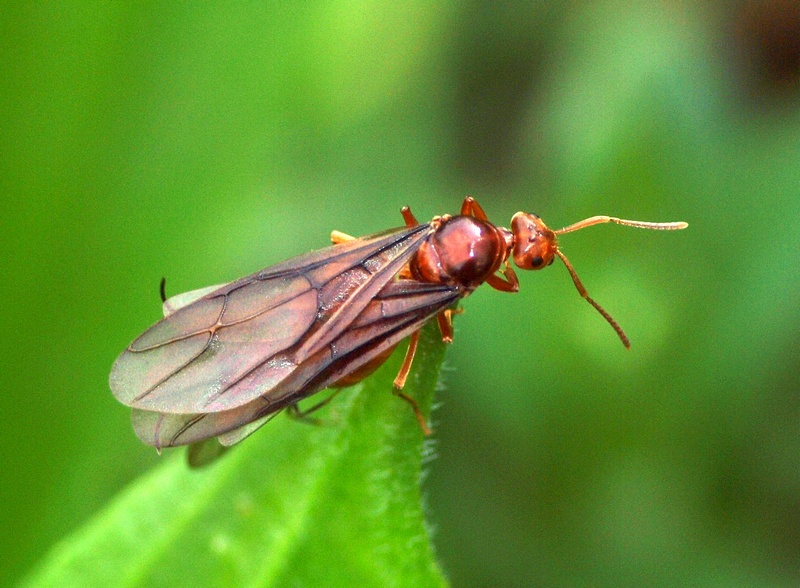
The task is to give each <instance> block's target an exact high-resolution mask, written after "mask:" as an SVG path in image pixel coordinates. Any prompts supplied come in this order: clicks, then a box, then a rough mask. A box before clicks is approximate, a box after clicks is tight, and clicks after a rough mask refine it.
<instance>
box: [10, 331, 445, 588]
mask: <svg viewBox="0 0 800 588" xmlns="http://www.w3.org/2000/svg"><path fill="white" fill-rule="evenodd" d="M433 323H434V324H432V325H428V326H427V327H426V328H425V329H424V330H423V334H422V337H421V340H420V345H419V349H418V351H417V356H416V359H415V362H414V366H413V368H412V372H411V376H410V377H409V380H408V383H407V386H406V392H408V393H409V394H410V395H411V396H413V397H415V398H417V399H418V401H419V402H420V406H421V408H422V410H423V411H425V413H426V414H427V413H428V411H429V408H430V406H431V401H432V398H433V394H434V389H435V386H436V381H437V377H438V371H439V367H440V365H441V362H442V359H443V357H444V345H443V344H442V343H441V336H440V335H439V333H438V331H437V329H436V325H435V321H433ZM401 347H402V348H401V349H398V351H397V352H396V353H395V354H394V355H393V356H392V358H391V359H390V360H389V361H388V362H387V364H386V365H384V366H383V367H382V368H381V369H380V370H378V371H377V372H376V373H375V374H374V375H373V376H372V377H370V378H368V379H367V380H366V381H365V382H364V383H363V384H361V385H359V386H357V387H354V388H351V389H348V390H344V391H343V392H342V393H341V394H339V395H338V397H337V398H335V399H334V400H333V401H332V402H331V403H330V404H329V405H328V406H327V407H326V408H325V409H324V410H321V411H319V413H316V414H315V416H317V415H319V417H320V418H321V419H322V421H323V423H324V424H322V425H309V424H305V423H298V422H295V421H293V420H291V419H288V418H286V417H284V416H280V417H278V418H276V419H274V420H273V421H272V422H271V423H269V424H267V425H266V426H265V427H263V428H262V429H260V430H259V431H257V432H256V433H255V434H254V435H253V436H252V437H250V438H248V439H247V440H245V441H244V442H242V443H241V444H240V445H237V446H236V447H235V448H234V449H233V450H232V451H230V452H228V453H227V454H226V455H225V456H223V457H222V458H221V459H219V460H217V461H216V462H214V463H213V464H212V465H209V466H208V467H205V468H202V469H196V470H193V469H190V468H189V467H188V466H187V465H186V459H185V455H184V451H183V450H180V451H179V450H174V451H172V452H171V454H169V453H168V454H167V455H165V457H164V460H163V463H162V464H160V465H159V466H158V467H156V468H155V470H153V471H152V472H150V473H148V474H146V475H145V476H143V477H142V478H141V479H139V480H137V481H136V482H134V483H133V484H131V485H130V487H128V488H127V489H126V490H124V491H123V492H122V493H121V494H120V495H119V496H117V497H116V498H115V499H114V500H113V501H112V502H111V504H109V505H108V506H107V507H106V508H105V510H103V511H102V512H100V513H98V514H97V515H96V516H95V517H94V518H93V519H92V520H90V521H89V522H88V523H87V524H86V525H85V526H84V527H83V528H81V529H79V530H77V531H76V532H74V533H73V534H72V535H71V536H69V537H67V538H66V539H64V540H63V541H62V542H61V543H59V544H58V545H56V546H55V547H54V548H53V549H52V551H51V552H50V553H49V554H48V555H47V556H46V557H45V559H44V560H43V561H42V562H41V564H40V565H39V567H38V568H37V569H36V570H35V571H34V572H33V573H32V574H31V576H30V577H29V578H28V579H27V581H26V583H25V585H27V586H72V585H75V586H104V587H105V586H115V587H124V586H287V585H296V586H317V585H319V586H321V585H324V586H446V584H447V583H446V581H445V579H444V577H443V575H442V572H441V571H440V569H439V568H438V565H437V563H436V561H435V558H434V555H433V550H432V547H431V545H430V541H429V534H428V529H427V527H426V525H425V521H424V517H423V509H422V506H421V492H420V481H421V472H422V456H423V449H424V447H423V444H424V442H423V435H422V432H421V430H420V427H419V425H418V423H417V421H416V419H415V418H414V414H413V411H412V410H411V408H410V407H409V406H408V404H407V403H405V402H403V401H402V400H401V399H399V398H397V397H396V396H394V395H393V394H392V393H391V390H392V379H393V378H394V375H395V374H396V372H397V370H398V368H399V365H400V362H401V360H402V354H403V352H404V351H405V349H404V347H405V346H401ZM315 400H318V399H315Z"/></svg>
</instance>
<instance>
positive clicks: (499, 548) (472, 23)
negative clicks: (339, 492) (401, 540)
mask: <svg viewBox="0 0 800 588" xmlns="http://www.w3.org/2000/svg"><path fill="white" fill-rule="evenodd" d="M589 4H590V3H586V5H584V3H579V2H548V1H544V0H542V1H539V2H512V3H508V4H506V5H505V6H504V7H503V8H502V9H500V8H497V7H496V5H495V4H494V3H491V2H479V1H468V2H461V3H437V4H434V3H428V2H406V3H397V4H390V3H384V2H345V1H335V2H308V3H292V4H291V5H290V6H291V7H290V8H287V7H285V6H282V5H278V4H276V5H269V4H266V3H265V4H255V3H251V4H247V5H238V6H237V7H236V8H222V7H218V6H217V7H209V6H205V7H202V8H201V7H199V6H194V5H188V4H183V5H180V4H177V3H152V4H141V5H138V4H137V5H135V6H133V5H131V6H127V5H124V6H123V5H108V4H102V5H100V4H97V5H93V4H89V3H74V4H71V5H70V4H61V3H52V4H50V3H39V4H36V5H30V6H29V5H23V4H19V5H15V6H6V8H5V9H4V11H3V15H2V16H1V17H0V26H2V35H0V56H1V57H2V59H0V68H2V79H3V81H2V90H0V106H1V108H0V110H2V112H1V113H0V123H1V124H0V149H2V157H0V186H2V195H3V196H2V197H3V202H4V204H3V207H2V214H0V219H2V221H0V222H2V232H1V233H0V234H1V235H2V236H1V237H0V239H2V251H3V266H2V267H3V280H2V287H3V300H4V305H3V308H4V313H3V314H4V324H5V325H6V327H7V328H6V329H5V332H4V336H3V337H2V343H1V344H2V354H1V355H0V356H1V357H2V362H3V367H2V372H1V373H2V384H3V385H2V394H0V407H2V418H3V427H2V430H1V432H0V435H2V439H1V440H0V441H1V442H0V447H2V468H1V469H0V498H1V499H2V502H0V504H2V507H1V508H0V531H1V532H2V535H1V536H0V553H2V554H3V556H2V562H1V563H0V584H5V583H7V582H9V581H13V580H15V579H17V578H19V577H20V576H21V575H22V574H24V573H25V571H26V570H27V569H29V568H30V566H32V565H33V564H34V563H35V562H36V561H37V560H38V559H39V558H40V557H42V555H43V554H44V553H45V552H46V551H47V549H48V548H49V546H51V545H52V544H53V543H54V542H56V541H57V540H58V539H59V538H61V537H63V536H64V535H65V534H67V533H68V532H69V531H71V530H72V529H75V528H77V527H78V526H80V525H81V524H82V522H84V521H85V520H86V519H87V518H88V517H90V516H91V515H92V514H93V513H95V512H97V511H98V510H99V509H100V508H102V506H103V505H104V503H105V502H106V501H107V500H108V499H109V498H110V497H111V496H113V495H114V494H115V493H116V492H118V491H119V490H120V489H121V488H122V487H123V486H125V484H126V483H127V482H129V481H130V480H132V479H134V478H135V477H137V476H138V475H139V474H140V473H141V472H143V471H145V470H147V469H148V468H150V467H151V466H152V465H153V464H154V463H156V461H157V457H156V455H155V453H154V452H153V451H152V450H151V449H148V448H146V447H144V446H143V445H141V444H140V443H139V442H138V441H137V440H136V438H135V437H134V435H133V433H132V431H131V428H130V424H129V411H128V410H127V409H125V408H124V407H122V406H121V405H119V404H118V403H117V402H116V401H115V400H114V399H113V397H112V395H111V393H110V392H109V390H108V384H107V377H108V372H109V369H110V366H111V363H112V362H113V360H114V358H115V357H116V355H117V354H118V353H119V352H120V351H121V350H122V349H123V348H124V346H125V345H126V344H127V343H129V342H130V340H131V339H133V338H134V337H135V336H136V335H138V334H139V332H140V331H142V330H143V329H144V328H145V327H146V326H148V325H149V324H150V323H152V322H153V321H155V320H156V319H157V318H158V315H159V306H160V301H159V299H158V282H159V280H160V278H161V277H162V276H166V277H167V289H168V291H169V292H171V293H177V292H179V291H183V290H189V289H194V288H198V287H201V286H205V285H209V284H214V283H219V282H223V281H227V280H231V279H234V278H236V277H239V276H240V275H244V274H246V273H250V272H252V271H254V270H256V269H258V268H260V267H263V266H266V265H270V264H272V263H275V262H278V261H281V260H283V259H285V258H287V257H289V256H292V255H295V254H299V253H303V252H305V251H308V250H311V249H314V248H318V247H321V246H324V245H326V244H327V238H328V234H329V231H330V230H331V229H334V228H336V229H340V230H342V231H346V232H349V233H354V234H367V233H371V232H375V231H378V230H382V229H385V228H388V227H391V226H398V225H400V224H402V219H401V217H400V215H399V208H400V207H401V206H402V205H404V204H409V205H411V206H412V208H413V210H414V212H415V213H416V214H417V216H418V217H419V218H421V219H427V218H429V217H431V216H432V215H434V214H443V213H446V212H450V213H454V212H456V211H457V210H458V207H459V206H460V203H461V199H462V198H463V197H464V196H465V195H467V194H470V195H473V196H475V197H476V198H477V199H478V200H479V202H480V203H481V204H482V205H483V206H484V208H485V209H486V211H487V212H488V214H489V216H490V218H491V219H493V220H494V221H495V222H497V223H499V224H507V223H508V219H510V217H511V215H512V214H513V213H514V212H516V211H517V210H520V209H522V210H530V211H535V212H537V213H538V214H540V215H541V216H542V217H543V218H544V219H545V220H546V221H547V222H548V223H549V224H551V226H555V227H558V226H563V225H566V224H569V223H571V222H574V221H576V220H579V219H581V218H584V217H587V216H591V215H594V214H613V215H618V216H622V217H628V218H637V219H643V220H662V221H667V220H685V221H688V222H689V223H690V228H689V230H687V231H684V232H682V233H649V232H643V231H636V230H633V229H624V228H620V227H613V226H612V227H599V228H594V229H589V230H587V231H584V232H581V233H577V234H574V235H569V236H566V237H564V238H563V240H562V244H563V247H564V250H565V251H566V252H567V254H568V255H569V256H570V259H571V260H572V262H573V264H574V265H575V266H576V269H577V270H578V272H579V273H580V275H581V277H582V279H583V281H584V283H585V284H586V286H587V288H588V289H589V292H590V293H591V294H592V295H593V296H594V297H595V298H596V299H597V300H598V301H600V302H601V304H603V305H604V306H605V307H606V308H607V309H608V310H609V312H611V313H612V314H613V315H614V316H615V317H616V318H617V320H619V322H620V323H621V324H622V325H623V327H624V328H625V329H626V331H627V332H628V335H629V336H630V338H631V340H632V342H633V349H632V350H631V351H630V352H626V351H625V350H624V349H623V347H622V346H621V345H620V344H619V341H618V340H617V339H616V336H615V335H614V333H613V331H612V330H611V329H610V328H609V327H608V325H606V323H605V322H604V321H603V320H602V318H601V317H600V316H599V315H597V313H595V312H594V311H593V310H592V309H591V308H590V307H589V306H588V305H587V304H586V303H585V302H584V301H582V300H581V299H580V297H579V296H578V295H577V294H576V293H575V290H574V288H573V286H572V283H571V281H570V279H569V276H568V274H567V272H566V271H565V270H564V269H563V267H559V264H556V265H554V266H553V267H554V269H552V270H550V271H548V272H542V273H536V274H527V275H520V278H521V281H522V285H521V292H520V293H519V294H517V295H513V296H512V295H507V294H502V293H499V292H495V291H492V290H491V289H490V288H483V289H481V290H479V291H478V292H476V293H475V295H473V296H472V297H470V298H469V299H468V300H466V301H465V303H464V306H465V308H466V312H465V314H464V315H462V316H459V317H458V318H457V321H456V338H455V339H456V340H455V343H454V344H453V346H452V348H451V349H449V351H448V358H447V362H446V370H445V372H444V373H443V377H442V380H443V390H442V391H441V392H440V394H439V401H440V402H441V406H440V407H439V408H438V410H437V411H436V412H435V414H434V424H435V427H436V437H435V438H436V449H437V454H438V457H437V459H435V460H433V461H432V462H431V463H430V464H429V466H428V470H429V471H428V476H427V479H426V481H425V491H426V494H427V501H428V506H427V510H428V512H429V520H430V522H431V524H432V526H433V527H434V529H435V535H434V541H435V545H436V549H437V551H438V554H439V557H440V560H441V563H442V566H443V567H444V569H445V571H446V573H447V574H448V576H449V577H450V579H451V581H452V583H453V585H454V586H488V585H494V586H577V585H592V586H643V585H646V586H678V585H692V586H724V587H730V586H797V585H798V583H800V294H799V292H800V271H799V270H798V253H799V252H800V231H798V227H797V224H798V218H799V217H800V214H799V213H800V198H798V197H799V196H800V109H799V108H798V106H799V105H800V101H799V100H798V98H799V97H800V7H799V6H798V3H797V2H788V1H773V2H766V1H760V2H757V1H748V2H707V3H691V2H633V1H624V0H618V1H605V2H597V3H591V4H590V5H589ZM398 410H403V408H402V407H399V408H398ZM259 434H268V431H267V429H264V430H263V431H262V432H259Z"/></svg>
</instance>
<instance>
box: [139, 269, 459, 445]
mask: <svg viewBox="0 0 800 588" xmlns="http://www.w3.org/2000/svg"><path fill="white" fill-rule="evenodd" d="M459 297H460V292H459V291H458V290H457V289H455V288H451V287H447V286H440V285H435V284H426V283H421V282H415V281H411V280H400V281H397V282H391V283H389V284H386V285H385V287H384V288H383V290H382V291H381V292H379V293H378V294H377V295H376V296H375V297H374V298H373V299H372V300H371V301H370V303H369V304H368V305H367V307H366V308H365V309H364V310H363V311H362V312H361V313H359V315H358V316H357V317H356V319H355V320H353V321H352V322H351V323H350V326H349V328H348V329H347V330H345V331H343V332H340V333H339V334H338V336H337V337H336V338H335V339H334V340H333V341H332V342H331V343H330V344H329V345H326V346H324V347H322V348H320V349H318V350H317V351H316V352H315V353H314V354H313V355H312V356H311V357H310V358H309V359H308V361H306V362H304V363H302V364H301V365H299V366H298V368H297V369H296V370H294V371H293V373H292V374H291V375H290V376H289V377H287V378H286V380H285V381H283V382H281V383H280V384H279V385H277V386H276V387H275V388H273V389H272V390H270V391H269V392H268V393H267V394H264V395H261V396H257V397H256V398H255V399H254V400H252V401H250V402H248V403H247V404H244V405H242V406H239V407H237V408H234V409H232V410H226V411H219V412H211V413H208V412H207V413H197V414H180V415H179V414H165V413H159V412H152V411H146V410H134V411H133V427H134V430H135V431H136V434H137V435H138V436H139V438H140V439H141V440H142V441H144V442H145V443H147V444H149V445H153V446H155V447H159V448H161V447H171V446H176V445H186V444H192V443H197V442H200V441H203V440H205V439H210V438H212V437H220V442H221V443H222V444H223V445H232V444H234V443H236V442H238V441H240V440H241V439H243V438H245V437H246V436H247V435H249V434H250V433H252V432H253V431H254V430H255V429H257V428H258V427H259V426H261V425H263V424H264V422H266V421H267V420H268V419H269V418H270V417H271V416H272V415H273V414H275V413H277V412H278V411H280V410H282V409H283V408H286V407H287V406H289V405H290V404H294V403H296V402H298V401H300V400H302V399H303V398H305V397H307V396H309V395H311V394H313V393H315V392H318V391H319V390H322V389H324V388H326V387H328V386H330V385H332V384H335V383H336V382H337V381H339V380H340V379H341V378H343V377H344V376H345V375H347V374H350V373H352V372H353V371H355V370H356V369H358V368H359V367H361V366H363V365H364V364H366V363H368V362H370V361H371V360H373V359H374V358H376V357H378V356H380V355H381V354H382V353H384V352H387V351H388V350H391V349H392V348H393V347H394V346H395V345H397V343H398V342H400V341H401V340H402V339H404V338H405V337H407V336H409V335H410V334H411V333H413V332H414V331H416V330H418V329H419V328H421V327H422V325H423V324H425V322H426V321H428V320H429V319H430V318H431V317H432V316H434V315H436V313H438V312H440V311H441V310H444V309H445V308H447V307H448V306H450V305H452V304H453V302H454V301H456V300H457V299H458V298H459Z"/></svg>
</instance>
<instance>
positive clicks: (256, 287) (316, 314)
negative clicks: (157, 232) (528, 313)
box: [109, 225, 431, 414]
mask: <svg viewBox="0 0 800 588" xmlns="http://www.w3.org/2000/svg"><path fill="white" fill-rule="evenodd" d="M430 231H431V228H430V225H419V226H416V227H411V228H404V229H398V230H395V231H392V232H388V233H384V234H380V235H376V236H372V237H365V238H361V239H355V240H353V241H350V242H347V243H343V244H340V245H336V246H333V247H329V248H327V249H323V250H320V251H315V252H312V253H309V254H306V255H302V256H300V257H296V258H294V259H291V260H289V261H287V262H284V263H281V264H279V265H277V266H273V267H271V268H268V269H266V270H262V271H261V272H258V273H255V274H253V275H251V276H247V277H245V278H242V279H240V280H237V281H236V282H232V283H230V284H226V285H223V286H222V287H220V288H218V289H215V290H211V291H208V290H210V289H202V290H196V291H194V292H189V293H187V294H184V295H180V296H178V297H176V298H178V300H177V301H176V302H175V303H171V304H170V305H169V308H167V309H165V310H166V311H167V312H169V314H168V316H166V317H165V318H164V319H163V320H161V321H160V322H158V323H156V324H155V325H153V326H152V327H151V328H150V329H148V330H147V331H145V333H144V334H143V335H141V336H140V337H139V338H138V339H136V340H135V341H134V342H133V343H131V345H130V346H129V347H128V349H126V350H125V351H124V352H123V353H122V355H120V357H119V358H118V359H117V361H116V362H115V363H114V367H113V368H112V371H111V375H110V378H109V384H110V387H111V390H112V392H113V393H114V395H115V396H116V397H117V399H118V400H120V401H121V402H122V403H124V404H127V405H128V406H131V407H133V408H137V409H140V410H144V411H149V412H158V413H171V414H200V413H206V412H224V411H229V410H231V409H234V408H237V407H240V406H244V405H246V404H248V403H249V402H251V401H252V400H254V399H255V398H257V397H259V395H261V394H264V395H268V394H269V393H270V391H271V390H273V389H275V388H276V387H278V386H279V385H280V384H281V383H282V382H284V381H286V380H287V379H288V378H289V377H290V376H291V375H292V374H293V373H294V372H295V371H296V370H297V368H298V366H300V365H303V364H305V362H306V361H307V360H308V358H309V357H311V356H313V355H314V354H315V353H316V352H317V351H318V350H319V349H321V348H324V347H326V346H328V345H329V344H330V343H331V341H333V340H334V339H336V337H338V336H339V335H340V334H341V332H342V331H344V330H346V329H347V328H348V326H349V324H350V323H351V322H352V321H353V320H355V319H356V317H358V315H359V314H360V313H361V312H362V310H363V309H364V308H366V307H367V306H368V305H369V303H370V301H371V300H372V298H373V297H374V296H375V295H376V293H377V292H379V291H380V289H381V288H382V287H383V286H385V285H386V283H387V282H389V281H390V280H392V278H393V277H394V276H395V275H396V274H397V272H398V271H399V270H400V269H401V268H402V266H403V265H404V264H405V263H406V262H407V261H408V259H409V257H410V256H411V255H412V254H413V253H414V251H416V249H417V248H418V247H419V245H420V244H421V243H422V241H424V239H425V238H426V237H427V235H428V234H429V232H430ZM172 300H173V299H172V298H171V299H170V300H168V301H167V302H171V301H172ZM165 306H166V304H165ZM308 367H309V366H308V365H304V368H308Z"/></svg>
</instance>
